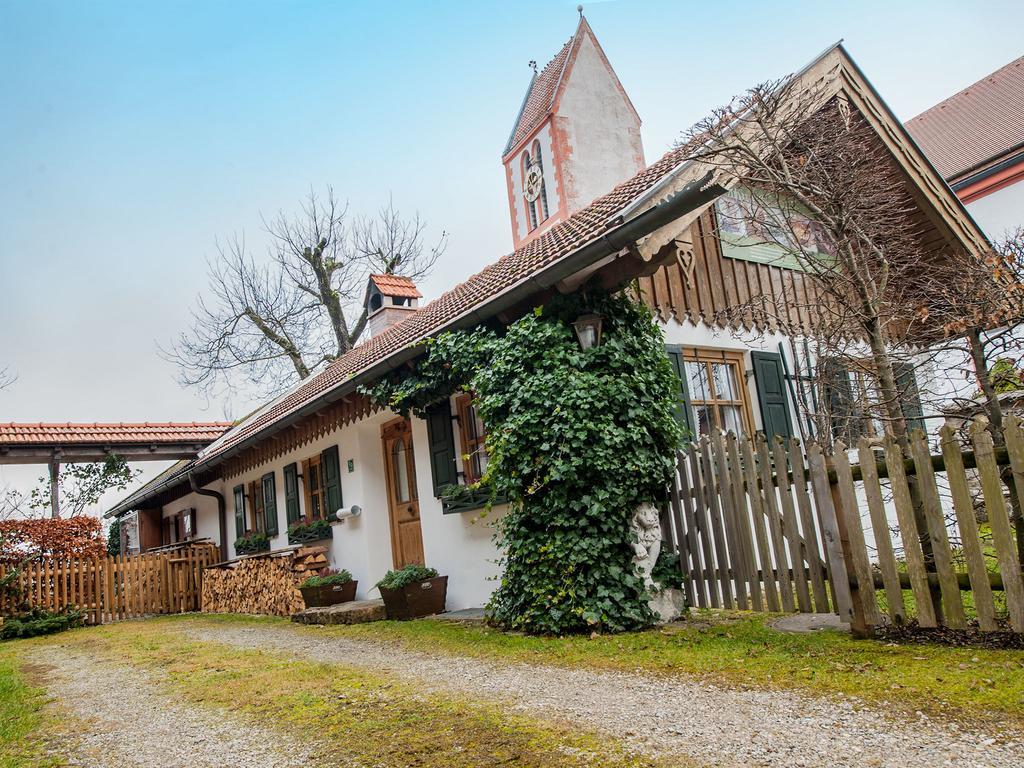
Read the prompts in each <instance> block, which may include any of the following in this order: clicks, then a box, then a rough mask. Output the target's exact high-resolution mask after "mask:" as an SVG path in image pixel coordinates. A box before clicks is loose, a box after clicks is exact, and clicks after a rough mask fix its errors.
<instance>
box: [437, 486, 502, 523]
mask: <svg viewBox="0 0 1024 768" xmlns="http://www.w3.org/2000/svg"><path fill="white" fill-rule="evenodd" d="M507 501H508V500H507V499H506V498H504V497H503V496H496V497H494V498H493V499H492V498H491V488H490V486H489V485H481V484H479V483H474V484H473V485H449V486H447V487H446V488H445V489H444V491H443V492H442V493H441V511H442V512H443V513H444V514H446V515H450V514H455V513H458V512H470V511H472V510H474V509H483V508H484V507H486V506H487V505H488V503H491V504H495V505H496V504H504V503H506V502H507Z"/></svg>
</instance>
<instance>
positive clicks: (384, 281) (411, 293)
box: [370, 275, 423, 299]
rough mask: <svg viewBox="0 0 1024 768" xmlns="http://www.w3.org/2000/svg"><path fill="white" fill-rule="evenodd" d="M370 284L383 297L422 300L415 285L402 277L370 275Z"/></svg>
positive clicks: (421, 295)
mask: <svg viewBox="0 0 1024 768" xmlns="http://www.w3.org/2000/svg"><path fill="white" fill-rule="evenodd" d="M370 282H371V283H373V285H374V286H375V287H376V288H377V290H378V291H380V292H381V293H382V294H383V295H384V296H399V297H402V298H407V299H420V298H423V294H422V293H420V291H419V289H418V288H417V287H416V283H414V282H413V281H412V280H410V279H409V278H408V277H404V276H402V275H370Z"/></svg>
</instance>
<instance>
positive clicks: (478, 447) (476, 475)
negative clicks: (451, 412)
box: [455, 392, 487, 485]
mask: <svg viewBox="0 0 1024 768" xmlns="http://www.w3.org/2000/svg"><path fill="white" fill-rule="evenodd" d="M473 401H474V395H472V394H470V393H468V392H466V393H463V394H461V395H459V396H458V397H456V398H455V413H456V414H457V416H456V420H457V422H458V425H459V442H460V445H461V448H462V454H461V455H462V479H463V481H464V482H465V484H466V485H472V484H473V483H477V482H479V481H480V479H481V477H482V475H483V471H480V472H477V470H476V468H475V467H474V466H473V456H474V455H475V454H476V453H477V452H480V453H482V454H483V455H484V457H486V456H487V449H486V448H485V441H486V439H487V429H486V427H484V428H483V431H482V432H480V434H478V435H476V434H473V432H475V431H476V426H477V415H476V406H475V405H474V404H473ZM481 424H482V421H481Z"/></svg>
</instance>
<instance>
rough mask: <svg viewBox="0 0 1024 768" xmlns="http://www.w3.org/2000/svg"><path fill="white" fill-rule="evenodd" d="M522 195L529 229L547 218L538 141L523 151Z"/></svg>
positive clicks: (545, 192) (545, 191)
mask: <svg viewBox="0 0 1024 768" xmlns="http://www.w3.org/2000/svg"><path fill="white" fill-rule="evenodd" d="M522 170H523V197H524V198H525V200H526V215H527V220H528V221H529V222H530V231H533V230H535V229H536V228H537V226H538V225H540V224H542V223H543V222H544V221H546V220H547V218H548V193H547V190H546V189H545V188H544V160H543V157H542V154H541V148H540V142H539V141H534V142H533V146H532V147H531V148H530V149H529V150H527V151H525V152H523V169H522Z"/></svg>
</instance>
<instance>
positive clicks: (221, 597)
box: [203, 547, 327, 616]
mask: <svg viewBox="0 0 1024 768" xmlns="http://www.w3.org/2000/svg"><path fill="white" fill-rule="evenodd" d="M326 567H327V549H326V548H325V547H303V548H301V549H298V550H295V551H293V552H282V553H273V554H266V555H259V556H256V557H245V558H241V559H239V560H233V561H230V562H227V563H223V564H221V565H217V566H215V567H213V568H207V569H205V570H204V571H203V611H204V612H206V613H257V614H264V615H268V616H291V615H292V614H293V613H297V612H298V611H301V610H303V609H304V608H305V607H306V605H305V603H304V602H303V600H302V593H301V592H299V589H298V585H299V584H300V583H301V582H302V580H303V579H305V578H306V577H307V576H311V575H313V574H314V573H316V572H317V571H319V570H321V569H323V568H326Z"/></svg>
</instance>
